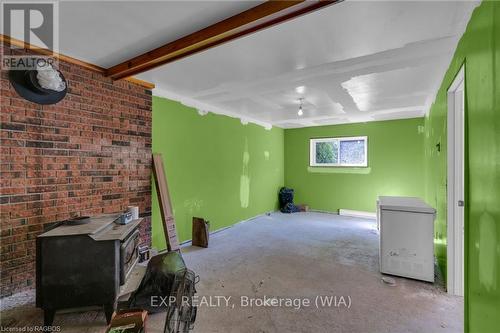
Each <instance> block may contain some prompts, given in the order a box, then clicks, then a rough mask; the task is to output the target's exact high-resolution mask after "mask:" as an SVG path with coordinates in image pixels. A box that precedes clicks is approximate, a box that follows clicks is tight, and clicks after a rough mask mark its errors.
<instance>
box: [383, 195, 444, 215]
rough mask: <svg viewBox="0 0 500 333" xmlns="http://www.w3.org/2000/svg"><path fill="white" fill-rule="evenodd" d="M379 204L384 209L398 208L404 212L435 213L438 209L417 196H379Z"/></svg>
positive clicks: (397, 209)
mask: <svg viewBox="0 0 500 333" xmlns="http://www.w3.org/2000/svg"><path fill="white" fill-rule="evenodd" d="M378 205H379V206H380V209H382V210H396V211H402V212H415V213H426V214H435V213H436V210H435V209H434V208H432V207H431V206H429V205H428V204H426V203H425V202H424V201H423V200H422V199H420V198H416V197H389V196H381V197H378Z"/></svg>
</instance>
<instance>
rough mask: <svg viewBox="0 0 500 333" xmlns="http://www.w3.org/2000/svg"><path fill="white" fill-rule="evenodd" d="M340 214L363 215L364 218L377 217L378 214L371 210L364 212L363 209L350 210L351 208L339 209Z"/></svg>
mask: <svg viewBox="0 0 500 333" xmlns="http://www.w3.org/2000/svg"><path fill="white" fill-rule="evenodd" d="M339 215H342V216H351V217H361V218H364V219H376V218H377V214H376V213H371V212H363V211H361V210H350V209H339Z"/></svg>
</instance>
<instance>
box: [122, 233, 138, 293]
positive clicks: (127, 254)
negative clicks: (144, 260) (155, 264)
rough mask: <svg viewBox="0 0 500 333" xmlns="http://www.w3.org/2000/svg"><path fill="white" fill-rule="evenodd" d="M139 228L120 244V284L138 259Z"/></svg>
mask: <svg viewBox="0 0 500 333" xmlns="http://www.w3.org/2000/svg"><path fill="white" fill-rule="evenodd" d="M138 247H139V230H137V229H136V230H135V231H134V232H133V233H132V234H131V235H130V237H128V238H127V239H125V240H124V241H123V243H122V244H121V246H120V285H122V284H124V283H125V280H126V279H127V276H128V275H129V274H130V272H131V271H132V269H133V268H134V266H135V264H136V263H137V260H138V259H139V253H138Z"/></svg>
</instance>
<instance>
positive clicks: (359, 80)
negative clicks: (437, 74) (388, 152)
mask: <svg viewBox="0 0 500 333" xmlns="http://www.w3.org/2000/svg"><path fill="white" fill-rule="evenodd" d="M436 67H437V66H436V65H435V64H425V65H421V66H415V67H405V68H399V69H394V70H388V71H385V72H378V73H377V72H376V73H371V74H366V75H360V76H355V77H353V78H351V79H350V80H348V81H345V82H342V84H341V85H342V88H344V89H345V90H347V92H348V93H349V95H350V96H351V97H352V99H353V100H354V103H355V104H356V106H357V108H358V110H359V111H363V112H368V111H375V110H386V109H391V108H398V107H405V106H422V109H423V108H424V105H425V102H426V99H427V96H428V95H429V94H432V87H433V81H434V78H433V76H432V75H429V74H428V71H432V72H433V71H434V70H435V69H436Z"/></svg>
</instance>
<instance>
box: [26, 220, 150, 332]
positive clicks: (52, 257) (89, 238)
mask: <svg viewBox="0 0 500 333" xmlns="http://www.w3.org/2000/svg"><path fill="white" fill-rule="evenodd" d="M116 217H117V216H116V215H104V216H100V217H95V218H92V219H91V221H90V222H89V223H86V224H81V225H66V224H62V225H59V226H57V227H55V228H53V229H51V230H49V231H47V232H45V233H43V234H41V235H40V236H38V238H37V256H36V257H37V274H36V275H37V276H36V304H37V306H38V307H40V308H42V309H43V310H44V324H45V325H47V326H50V325H52V322H53V320H54V315H55V313H56V311H57V310H61V309H70V308H82V307H88V306H96V305H97V306H103V307H104V311H105V314H106V320H107V321H108V323H109V321H110V319H111V315H112V314H113V311H114V310H115V307H116V299H117V297H118V296H119V290H120V285H122V284H124V283H125V282H126V280H127V277H128V275H129V274H130V272H131V271H132V269H133V268H134V266H135V264H136V263H137V261H138V259H139V256H138V246H139V230H138V227H139V224H140V223H141V221H142V219H138V220H134V221H132V222H130V223H129V224H126V225H119V224H116V223H114V222H113V221H114V220H115V219H116Z"/></svg>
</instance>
